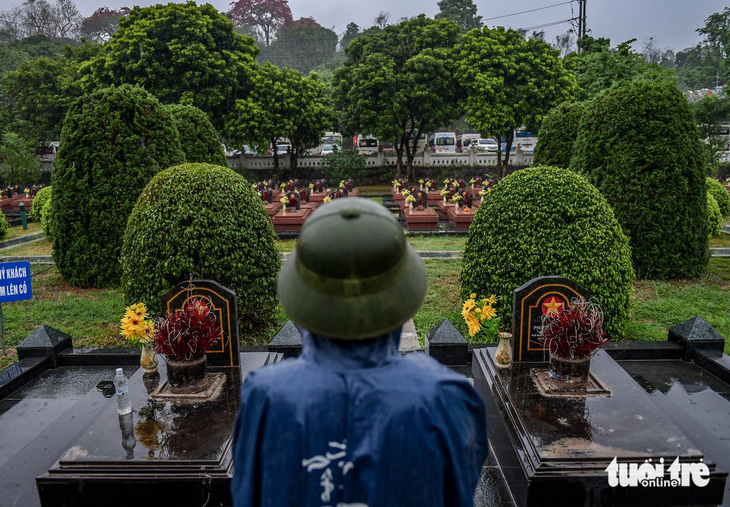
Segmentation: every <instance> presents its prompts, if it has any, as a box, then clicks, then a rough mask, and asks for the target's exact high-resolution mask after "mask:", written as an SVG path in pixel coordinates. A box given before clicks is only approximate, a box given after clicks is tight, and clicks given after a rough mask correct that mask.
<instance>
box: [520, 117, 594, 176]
mask: <svg viewBox="0 0 730 507" xmlns="http://www.w3.org/2000/svg"><path fill="white" fill-rule="evenodd" d="M584 105H585V104H584V103H583V102H572V103H569V102H564V103H562V104H560V105H559V106H557V107H554V108H553V109H551V110H550V112H549V113H548V114H547V115H546V116H545V118H544V119H543V120H542V126H541V127H540V132H539V137H538V140H537V146H535V154H534V156H533V158H532V164H533V165H550V166H555V167H563V168H566V169H567V168H568V167H570V157H571V156H572V154H573V143H574V142H575V137H576V136H577V134H578V124H579V123H580V117H581V115H582V114H583V107H584Z"/></svg>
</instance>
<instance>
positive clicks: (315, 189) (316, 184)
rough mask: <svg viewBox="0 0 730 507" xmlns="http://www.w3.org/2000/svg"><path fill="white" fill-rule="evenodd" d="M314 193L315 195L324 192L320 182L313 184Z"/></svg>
mask: <svg viewBox="0 0 730 507" xmlns="http://www.w3.org/2000/svg"><path fill="white" fill-rule="evenodd" d="M314 191H315V192H317V193H319V192H324V185H323V184H322V181H321V180H320V181H315V182H314Z"/></svg>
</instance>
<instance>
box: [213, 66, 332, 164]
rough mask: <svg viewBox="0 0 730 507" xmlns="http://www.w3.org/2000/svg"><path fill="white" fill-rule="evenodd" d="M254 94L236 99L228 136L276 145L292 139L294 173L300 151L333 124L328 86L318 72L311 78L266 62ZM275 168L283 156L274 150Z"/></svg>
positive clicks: (255, 77)
mask: <svg viewBox="0 0 730 507" xmlns="http://www.w3.org/2000/svg"><path fill="white" fill-rule="evenodd" d="M252 82H253V86H252V89H251V93H250V94H249V95H248V96H247V97H246V98H245V99H239V100H237V101H236V109H235V114H234V115H233V116H232V117H231V119H230V120H229V121H228V123H227V124H226V136H227V137H228V138H230V139H232V140H234V141H235V142H237V143H238V144H244V143H247V144H252V145H255V146H259V147H264V148H265V147H268V146H276V143H277V141H281V140H283V139H289V140H290V141H291V142H292V145H293V148H294V150H293V152H292V165H291V173H290V174H287V175H285V176H287V177H288V176H291V175H292V173H293V172H294V171H296V156H297V152H298V151H299V150H301V149H302V148H304V147H306V146H307V145H311V144H314V143H315V142H317V141H318V140H319V137H320V136H321V135H322V134H323V133H324V132H325V131H326V130H328V129H330V128H331V126H332V123H333V121H332V120H333V116H334V115H333V113H332V111H331V108H330V107H329V105H328V103H327V93H326V86H325V85H324V84H323V83H322V82H321V81H320V80H319V78H318V76H317V75H316V74H312V75H310V76H308V77H304V76H302V74H301V73H300V72H298V71H296V70H292V69H279V68H278V67H276V66H275V65H272V64H271V63H265V64H264V65H262V66H261V67H259V68H258V70H257V71H256V72H255V73H254V75H253V77H252ZM274 171H275V172H277V173H278V172H279V157H278V155H277V153H276V150H274Z"/></svg>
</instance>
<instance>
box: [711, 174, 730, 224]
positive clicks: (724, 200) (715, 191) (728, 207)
mask: <svg viewBox="0 0 730 507" xmlns="http://www.w3.org/2000/svg"><path fill="white" fill-rule="evenodd" d="M705 183H707V193H708V194H712V197H714V198H715V201H717V205H718V206H719V207H720V213H722V216H727V215H730V193H728V191H727V189H726V188H725V187H724V186H723V185H722V183H720V182H719V181H717V180H716V179H714V178H707V179H706V180H705Z"/></svg>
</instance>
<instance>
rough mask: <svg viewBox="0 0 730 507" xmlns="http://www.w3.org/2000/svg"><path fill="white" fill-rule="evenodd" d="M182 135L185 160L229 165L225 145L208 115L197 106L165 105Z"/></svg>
mask: <svg viewBox="0 0 730 507" xmlns="http://www.w3.org/2000/svg"><path fill="white" fill-rule="evenodd" d="M165 109H167V111H168V112H169V113H170V114H171V115H172V119H173V121H174V122H175V126H176V127H177V132H178V134H179V135H180V147H181V148H182V151H183V152H184V153H185V161H186V162H188V163H190V162H203V163H206V164H215V165H220V166H223V167H228V161H227V160H226V154H225V152H224V151H223V145H221V141H220V139H219V138H218V132H216V130H215V128H214V127H213V124H212V123H211V122H210V119H209V118H208V115H207V114H205V113H204V112H203V111H201V110H200V109H198V108H197V107H195V106H191V105H186V104H173V105H168V106H165Z"/></svg>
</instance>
